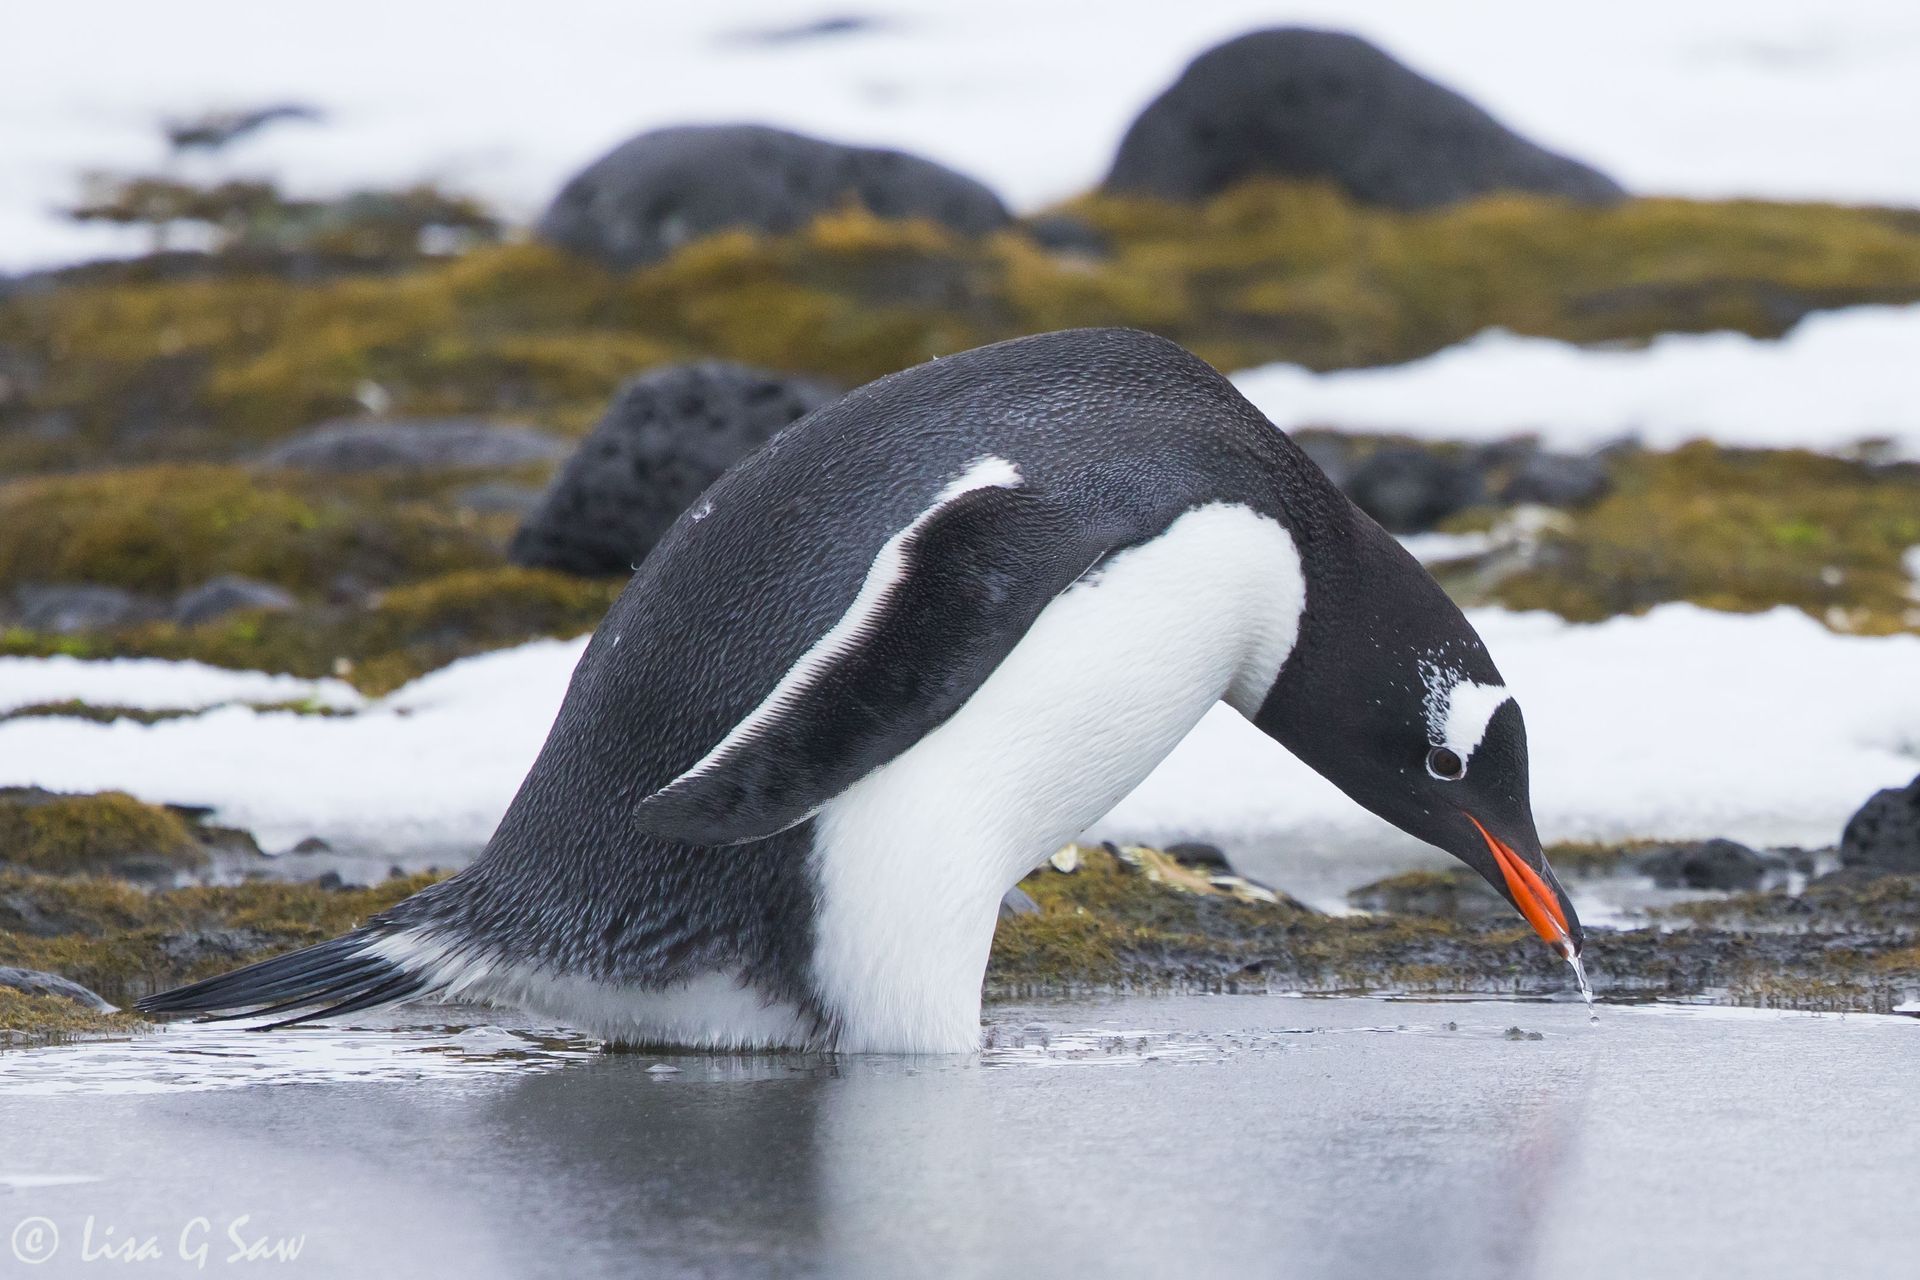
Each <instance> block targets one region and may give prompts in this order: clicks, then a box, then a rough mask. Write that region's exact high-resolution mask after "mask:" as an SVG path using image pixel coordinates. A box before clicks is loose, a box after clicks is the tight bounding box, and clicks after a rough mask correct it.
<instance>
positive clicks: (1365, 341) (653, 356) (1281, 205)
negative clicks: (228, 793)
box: [0, 183, 1920, 692]
mask: <svg viewBox="0 0 1920 1280" xmlns="http://www.w3.org/2000/svg"><path fill="white" fill-rule="evenodd" d="M1064 212H1065V213H1066V214H1068V215H1070V216H1072V217H1075V218H1078V219H1080V220H1082V221H1084V222H1085V223H1087V224H1089V225H1091V226H1092V227H1094V228H1096V229H1097V230H1098V231H1099V232H1100V233H1101V235H1102V236H1104V238H1105V239H1106V241H1107V243H1108V244H1109V246H1110V250H1109V252H1108V253H1107V254H1106V255H1105V256H1102V257H1097V258H1089V257H1086V256H1076V255H1071V254H1064V255H1063V254H1053V253H1049V252H1047V251H1045V250H1043V249H1041V248H1040V247H1038V246H1037V245H1036V244H1035V243H1033V242H1032V241H1031V240H1029V239H1028V238H1026V236H1025V235H1024V234H1023V233H1021V232H1019V231H1017V230H1013V231H1008V232H1006V233H1003V234H1000V235H996V236H992V237H987V238H985V239H979V240H972V239H966V238H962V237H956V236H954V235H951V234H949V233H948V232H946V231H944V230H941V229H939V228H936V227H933V226H930V225H925V224H918V223H910V222H885V221H881V220H878V219H875V218H873V217H871V216H869V215H866V214H864V213H860V212H844V213H839V214H834V215H831V216H828V217H825V218H823V219H821V220H819V221H818V222H816V223H815V224H814V225H813V226H811V227H809V228H807V229H806V230H804V231H802V232H800V233H797V234H794V235H790V236H784V237H775V238H767V237H757V236H753V235H748V234H745V233H730V234H723V235H719V236H715V237H711V238H709V239H705V240H701V241H698V242H696V243H694V244H692V245H690V246H688V247H686V248H685V249H684V250H682V251H681V252H680V253H677V254H675V255H674V256H673V257H672V258H670V259H668V260H667V261H665V262H661V263H658V264H656V265H654V266H651V267H648V268H645V269H643V270H640V271H636V272H631V273H618V272H612V271H608V270H605V269H603V268H601V267H599V266H597V265H595V264H593V263H590V262H586V261H583V260H580V259H576V258H572V257H569V256H567V255H565V254H563V253H560V252H557V251H554V250H551V249H549V248H546V247H544V246H540V245H537V244H528V243H519V244H501V245H492V246H487V247H484V248H480V249H477V250H474V251H471V252H469V253H466V254H464V255H462V256H460V257H457V258H454V259H450V260H446V259H440V260H423V261H421V262H420V263H418V264H417V265H415V266H412V267H410V268H405V269H398V270H385V271H382V272H379V273H368V274H358V275H356V274H352V273H348V274H345V275H341V274H335V273H327V274H322V275H320V276H318V277H302V278H292V277H287V276H278V275H275V274H273V273H272V272H270V271H268V270H266V269H264V268H263V267H260V266H258V265H249V264H250V263H251V262H252V261H253V260H251V259H247V258H246V257H245V256H244V255H241V256H239V257H236V258H234V259H233V260H232V261H230V262H228V261H225V260H223V262H224V265H223V266H222V269H221V270H220V271H218V272H213V273H211V274H208V273H199V274H193V275H191V277H190V278H172V277H170V276H169V275H168V273H166V272H151V271H144V270H142V269H140V268H139V265H138V264H129V265H128V266H127V267H126V268H125V269H120V270H102V271H93V272H83V273H75V274H74V275H73V277H72V278H71V279H70V280H68V281H67V282H66V283H64V284H59V285H55V286H51V287H45V288H36V289H32V290H21V291H17V292H15V293H13V294H11V295H8V296H4V297H0V372H4V375H5V376H4V378H0V474H6V473H9V472H10V473H12V478H11V479H9V480H7V481H5V482H4V483H0V608H3V607H4V604H5V602H6V596H7V595H8V593H9V592H10V590H11V589H12V588H13V587H16V586H20V585H23V584H32V583H82V582H84V583H91V584H99V585H109V586H118V587H123V588H126V589H129V590H132V591H135V592H139V593H142V594H143V595H145V596H148V597H151V598H152V600H154V601H155V602H156V607H159V606H160V605H163V604H164V602H165V600H166V599H167V598H168V597H169V596H170V595H171V594H173V593H177V592H179V591H181V590H183V589H186V588H190V587H192V586H194V585H196V584H198V583H200V582H204V581H206V580H208V579H209V578H212V577H215V576H217V575H220V574H228V573H233V574H241V575H243V576H247V577H251V578H258V579H262V580H264V581H267V582H271V583H274V584H276V585H279V586H282V587H284V588H286V589H288V590H289V591H291V592H293V593H294V594H295V595H296V596H297V597H298V599H299V601H300V607H299V608H297V609H295V610H293V611H291V612H287V613H280V614H266V613H256V614H241V615H235V616H231V617H228V618H224V619H221V620H218V621H216V622H213V623H209V624H206V625H203V626H200V627H194V628H186V627H180V626H175V625H171V624H148V625H144V626H135V627H127V628H123V629H120V630H118V631H115V632H112V633H107V634H102V633H89V634H82V635H51V634H39V633H31V632H27V631H24V630H20V629H18V628H15V629H11V630H6V629H0V653H15V654H46V653H71V654H75V655H78V656H111V655H117V654H149V655H155V656H165V657H191V658H198V659H201V660H204V661H209V662H213V663H216V664H220V665H227V666H237V667H253V668H259V669H263V670H272V671H285V672H291V673H297V674H303V675H322V674H328V673H331V672H334V671H342V672H346V673H347V674H348V675H349V678H351V679H353V680H354V681H355V682H356V683H357V684H359V685H360V686H361V687H362V688H363V689H366V690H368V691H371V692H379V691H384V690H386V689H390V688H392V687H393V686H394V685H396V684H398V683H399V682H401V681H403V680H405V679H407V678H409V677H411V676H414V675H418V674H420V673H422V672H424V671H427V670H431V669H432V668H433V667H435V666H438V665H440V664H442V663H444V662H447V661H449V660H451V659H453V658H455V657H459V656H464V655H466V654H471V653H476V652H480V651H483V650H485V649H488V648H492V647H496V646H499V645H505V644H511V643H515V642H518V641H522V640H527V639H531V638H534V637H537V636H541V635H568V634H574V633H577V632H580V631H584V630H586V629H589V628H590V627H592V626H593V625H594V624H595V623H596V622H597V620H598V619H599V617H600V616H601V614H602V613H603V612H604V610H605V608H606V606H607V604H608V603H609V602H610V601H611V599H612V598H613V596H614V595H615V594H617V588H618V585H619V584H618V583H617V582H577V581H572V580H567V579H561V578H559V577H557V576H553V575H538V574H529V573H527V572H524V571H520V570H515V569H511V568H509V567H508V566H507V564H506V561H505V551H504V546H505V541H506V539H507V537H508V536H509V535H510V533H511V528H512V525H513V523H514V517H513V516H511V515H510V514H505V513H499V512H486V513H483V512H477V511H474V510H471V509H468V508H467V507H465V506H463V505H462V501H461V497H460V495H461V492H462V491H463V490H464V489H467V488H469V487H471V486H472V485H474V484H476V483H478V482H481V481H483V480H499V481H505V482H508V483H512V484H516V485H520V486H531V485H538V484H540V483H542V482H544V480H545V479H546V477H547V474H548V472H547V470H546V469H544V468H539V467H533V468H521V469H517V470H512V471H506V472H501V473H488V474H482V475H476V474H474V473H465V474H457V475H456V474H441V475H377V476H365V475H361V476H338V475H332V476H315V475H302V474H297V473H290V472H274V471H262V470H258V469H255V468H253V467H250V466H245V465H240V464H238V463H236V462H235V459H236V458H237V457H240V456H244V455H246V454H249V453H251V452H253V451H255V450H257V449H258V448H259V447H260V446H261V445H262V444H263V443H264V442H266V441H269V440H272V439H275V438H277V437H280V436H283V435H285V434H287V433H289V432H291V431H294V430H297V429H299V428H301V427H304V426H307V425H309V424H311V423H313V422H314V421H316V420H319V419H321V418H325V417H330V416H334V415H339V414H352V413H355V412H358V411H359V406H360V404H361V401H362V399H363V398H364V397H365V395H366V394H367V389H368V388H369V387H374V388H377V390H378V393H379V395H380V396H381V397H383V398H385V399H387V400H389V401H391V405H392V411H393V412H394V413H397V414H409V413H413V414H420V413H475V414H481V415H496V416H506V417H513V418H516V419H523V420H524V419H529V418H530V419H533V420H536V421H539V422H541V423H542V424H543V425H546V426H548V427H552V428H557V429H560V430H563V431H577V430H581V429H584V428H585V427H586V425H587V424H588V423H590V422H591V421H592V420H593V419H594V418H595V417H596V416H597V415H598V414H599V413H600V411H601V410H602V408H603V407H604V405H605V402H606V399H607V396H608V395H609V393H610V392H611V391H612V389H613V388H614V387H615V386H616V385H617V384H618V383H619V382H620V381H621V380H623V379H625V378H627V377H630V376H632V375H633V374H635V373H637V372H639V371H641V370H643V369H645V368H647V367H649V366H651V365H654V364H657V363H659V362H661V361H665V360H671V359H680V358H693V357H700V358H708V357H713V356H725V357H733V358H737V359H743V360H747V361H750V362H754V363H759V364H764V365H768V366H771V367H775V368H780V369H787V370H792V371H795V372H807V373H816V374H824V375H827V376H829V377H831V378H834V379H838V380H840V381H842V382H845V383H855V382H859V381H863V380H865V379H867V378H870V377H873V376H875V375H878V374H882V373H887V372H890V371H892V370H894V369H897V368H900V367H902V366H905V365H909V364H913V363H916V362H919V361H922V360H925V359H927V358H929V357H931V356H934V355H939V354H944V353H947V352H951V351H955V350H959V349H961V348H964V347H967V346H970V345H973V344H976V343H979V342H984V341H988V340H991V339H994V338H1000V337H1006V336H1011V335H1014V334H1019V333H1028V332H1035V331H1039V330H1045V329H1050V328H1059V327H1064V326H1070V325H1081V324H1131V325H1137V326H1141V327H1145V328H1150V329H1156V330H1159V331H1160V332H1163V333H1166V334H1168V335H1170V336H1172V337H1174V338H1176V339H1178V340H1180V341H1182V342H1185V343H1187V344H1188V345H1190V346H1192V347H1194V348H1195V349H1196V350H1198V351H1200V352H1201V353H1202V354H1203V355H1205V356H1207V357H1209V358H1210V359H1212V360H1214V361H1215V362H1216V363H1217V364H1219V365H1221V366H1222V367H1228V368H1231V367H1238V366H1244V365H1248V364H1253V363H1258V362H1261V361H1265V360H1272V359H1293V360H1299V361H1302V362H1304V363H1307V364H1309V365H1314V366H1317V367H1331V366H1335V365H1347V364H1356V363H1368V362H1374V361H1386V360H1395V359H1403V358H1407V357H1410V356H1414V355H1419V354H1422V353H1424V352H1427V351H1431V350H1433V349H1435V348H1436V347H1439V346H1441V345H1444V344H1446V343H1449V342H1452V341H1456V340H1458V339H1460V338H1462V337H1465V336H1467V335H1468V334H1471V333H1473V332H1475V331H1477V330H1479V329H1480V328H1482V327H1484V326H1486V325H1490V324H1499V325H1505V326H1507V327H1509V328H1512V329H1515V330H1518V331H1521V332H1529V333H1544V334H1554V335H1558V336H1562V337H1567V338H1573V339H1580V340H1592V339H1624V340H1635V339H1641V338H1645V337H1648V336H1651V335H1652V334H1654V333H1657V332H1661V331H1667V330H1675V329H1698V328H1705V327H1714V326H1727V327H1733V328H1738V329H1744V330H1746V331H1748V332H1753V333H1777V332H1779V331H1780V330H1781V329H1782V328H1783V327H1784V326H1786V325H1787V324H1789V323H1791V322H1792V320H1793V319H1795V318H1796V317H1797V316H1798V315H1800V314H1801V313H1803V312H1804V311H1805V310H1806V309H1808V308H1810V307H1815V306H1827V305H1837V304H1840V303H1847V302H1860V301H1868V300H1892V299H1907V298H1920V222H1916V220H1915V219H1913V218H1912V217H1911V216H1904V217H1903V216H1901V215H1898V214H1895V213H1891V212H1887V211H1881V210H1873V209H1857V208H1839V207H1834V206H1825V205H1785V204H1765V203H1758V202H1729V203H1710V202H1693V201H1680V200H1635V201H1628V202H1626V203H1624V204H1622V205H1619V206H1616V207H1613V208H1608V209H1586V208H1577V207H1572V206H1568V205H1564V204H1561V203H1558V202H1555V201H1551V200H1542V199H1531V198H1518V197H1515V198H1500V199H1493V200H1484V201H1479V202H1474V203H1471V204H1468V205H1463V206H1459V207H1456V208H1452V209H1448V210H1443V211H1438V212H1429V213H1419V214H1406V213H1395V212H1389V211H1383V210H1373V209H1366V208H1362V207H1360V206H1357V205H1354V204H1353V203H1352V202H1350V201H1348V200H1346V199H1344V198H1343V197H1341V196H1340V195H1338V194H1337V193H1335V192H1333V191H1331V190H1328V189H1323V188H1319V187H1312V186H1300V185H1288V184H1280V183H1255V184H1250V185H1248V186H1245V187H1242V188H1239V189H1237V190H1234V191H1231V192H1229V193H1227V194H1226V195H1223V196H1222V197H1220V198H1219V199H1217V200H1215V201H1213V202H1211V203H1209V204H1206V205H1201V206H1183V205H1169V204H1159V203H1155V202H1150V201H1137V200H1119V199H1111V198H1105V197H1088V198H1085V199H1082V200H1078V201H1075V202H1072V203H1071V204H1070V205H1068V206H1065V207H1064ZM103 464H112V465H113V466H114V467H116V468H117V469H111V470H101V469H94V470H87V471H80V472H77V473H76V472H72V471H70V470H69V471H67V473H64V474H63V473H60V472H61V471H62V469H71V468H74V467H79V466H85V467H91V468H99V467H101V466H102V465H103ZM1615 467H1616V470H1617V473H1618V474H1617V477H1616V479H1617V483H1616V486H1615V491H1614V493H1613V495H1612V496H1611V497H1609V498H1607V499H1606V500H1604V501H1603V502H1601V503H1599V504H1598V505H1596V506H1595V507H1593V508H1591V509H1590V510H1587V511H1585V512H1581V513H1578V514H1576V515H1574V516H1572V517H1570V519H1569V522H1568V524H1567V526H1566V527H1565V528H1564V529H1563V530H1562V531H1560V532H1556V533H1553V534H1551V535H1549V537H1548V539H1547V540H1546V543H1545V544H1544V546H1543V548H1542V554H1541V555H1540V556H1538V557H1537V558H1536V559H1535V560H1534V561H1533V562H1532V563H1530V564H1529V565H1528V566H1527V567H1525V568H1524V569H1523V570H1522V571H1520V572H1518V573H1515V574H1510V575H1507V576H1504V577H1501V578H1498V579H1497V580H1493V581H1491V582H1487V581H1481V580H1477V579H1462V580H1460V581H1457V582H1454V583H1451V584H1450V585H1453V586H1456V587H1457V588H1459V589H1460V590H1461V592H1462V594H1463V596H1464V597H1466V598H1469V599H1474V600H1485V601H1490V602H1498V603H1504V604H1510V605H1513V606H1515V607H1541V608H1549V609H1554V610H1557V611H1559V612H1561V613H1563V614H1565V615H1566V616H1569V617H1573V618H1580V619H1587V618H1598V617H1605V616H1609V615H1611V614H1613V613H1617V612H1621V611H1627V610H1633V609H1640V608H1645V607H1647V606H1648V605H1650V604H1654V603H1658V602H1660V601H1663V600H1669V599H1690V600H1696V601H1698V602H1700V603H1703V604H1708V605H1711V606H1714V607H1725V608H1743V609H1759V608H1766V607H1770V606H1772V605H1775V604H1780V603H1786V604H1791V605H1795V606H1797V607H1801V608H1805V609H1807V610H1808V611H1809V612H1812V613H1814V614H1815V615H1816V616H1818V617H1820V618H1821V619H1822V620H1823V621H1826V622H1828V623H1829V624H1830V625H1835V626H1841V627H1845V628H1847V629H1850V630H1861V631H1887V630H1895V629H1911V628H1913V627H1914V626H1915V625H1916V623H1917V622H1920V614H1916V612H1915V604H1914V602H1913V601H1912V600H1911V599H1910V597H1909V596H1908V594H1907V591H1908V585H1909V584H1908V580H1907V578H1906V576H1905V574H1904V573H1903V572H1902V570H1901V568H1900V565H1899V556H1900V554H1901V552H1902V551H1903V550H1904V548H1905V547H1906V546H1908V545H1911V544H1912V543H1915V542H1920V515H1916V514H1915V513H1916V512H1917V511H1920V479H1916V477H1915V475H1914V474H1913V473H1911V472H1910V471H1905V470H1901V469H1898V468H1878V469H1876V468H1873V467H1870V466H1868V465H1867V464H1864V463H1850V462H1845V461H1840V460H1834V459H1820V458H1815V457H1813V456H1811V455H1806V454H1793V453H1735V452H1732V451H1725V450H1714V449H1711V448H1704V447H1703V448H1700V449H1694V450H1683V451H1680V452H1679V453H1675V454H1671V455H1661V454H1625V455H1622V456H1621V457H1620V458H1618V459H1616V462H1615ZM36 471H39V472H47V473H48V474H32V473H34V472H36ZM23 473H24V474H23ZM1488 518H1490V517H1487V516H1481V517H1478V519H1480V520H1481V521H1482V522H1483V523H1484V521H1485V519H1488ZM1474 519H1476V517H1468V518H1467V519H1466V523H1472V522H1473V521H1474Z"/></svg>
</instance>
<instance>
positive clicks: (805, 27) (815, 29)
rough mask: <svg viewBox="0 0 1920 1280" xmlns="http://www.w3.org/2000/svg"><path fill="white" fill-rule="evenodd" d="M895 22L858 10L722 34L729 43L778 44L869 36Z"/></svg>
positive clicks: (723, 38)
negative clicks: (839, 37)
mask: <svg viewBox="0 0 1920 1280" xmlns="http://www.w3.org/2000/svg"><path fill="white" fill-rule="evenodd" d="M893 25H894V24H893V23H891V22H889V21H887V20H886V19H884V18H873V17H868V16H867V15H865V14H859V13H837V14H833V15H831V16H829V17H824V18H815V19H813V20H812V21H810V22H800V23H795V24H794V25H792V26H789V27H751V28H747V29H745V30H741V31H734V32H730V33H728V34H727V35H725V36H723V37H722V40H724V41H725V42H726V43H727V44H749V45H771V46H776V47H777V46H780V45H789V44H801V43H804V42H807V41H813V40H830V39H832V38H833V37H835V36H852V35H870V34H872V33H873V32H875V31H883V30H886V29H887V28H889V27H891V26H893Z"/></svg>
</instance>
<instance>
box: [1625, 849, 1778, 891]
mask: <svg viewBox="0 0 1920 1280" xmlns="http://www.w3.org/2000/svg"><path fill="white" fill-rule="evenodd" d="M1635 866H1636V868H1637V869H1638V870H1639V872H1640V874H1642V875H1648V876H1652V877H1653V882H1654V884H1656V885H1658V886H1659V887H1660V888H1662V889H1725V890H1742V891H1744V890H1749V889H1758V888H1759V887H1760V882H1761V880H1762V879H1764V878H1765V877H1766V873H1767V860H1766V859H1765V858H1763V857H1761V856H1760V855H1759V854H1757V853H1755V852H1754V851H1753V850H1752V849H1749V848H1747V847H1746V846H1745V845H1743V844H1735V843H1734V842H1733V841H1731V840H1701V841H1698V842H1693V843H1687V844H1672V845H1663V846H1661V847H1660V848H1657V849H1653V850H1651V851H1649V852H1647V853H1645V854H1642V855H1641V857H1640V859H1639V861H1638V862H1637V863H1636V864H1635Z"/></svg>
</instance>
